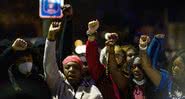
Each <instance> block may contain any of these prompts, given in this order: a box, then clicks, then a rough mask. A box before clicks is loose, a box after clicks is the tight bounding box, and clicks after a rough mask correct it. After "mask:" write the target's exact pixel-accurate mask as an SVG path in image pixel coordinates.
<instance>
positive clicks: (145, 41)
mask: <svg viewBox="0 0 185 99" xmlns="http://www.w3.org/2000/svg"><path fill="white" fill-rule="evenodd" d="M149 42H150V37H149V36H147V35H141V37H140V40H139V46H140V48H145V47H147V45H148V43H149Z"/></svg>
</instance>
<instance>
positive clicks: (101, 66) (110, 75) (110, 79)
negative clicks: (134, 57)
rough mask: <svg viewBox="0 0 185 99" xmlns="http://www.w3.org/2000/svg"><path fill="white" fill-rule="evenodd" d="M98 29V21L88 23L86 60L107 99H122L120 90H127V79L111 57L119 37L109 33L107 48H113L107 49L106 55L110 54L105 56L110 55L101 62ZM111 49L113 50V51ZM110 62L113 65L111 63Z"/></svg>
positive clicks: (90, 71) (91, 73)
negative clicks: (97, 36) (97, 39)
mask: <svg viewBox="0 0 185 99" xmlns="http://www.w3.org/2000/svg"><path fill="white" fill-rule="evenodd" d="M98 28H99V21H98V20H93V21H90V22H89V23H88V30H87V36H88V40H87V42H86V59H87V64H88V69H89V73H90V75H91V76H92V78H93V79H94V80H95V81H96V85H97V87H98V88H99V89H100V91H101V92H102V94H103V97H104V98H105V99H121V98H122V97H121V96H120V90H121V91H123V90H124V89H125V85H126V81H127V78H126V77H122V76H123V75H122V74H121V72H120V71H119V70H118V68H117V61H116V60H115V61H114V59H115V57H111V56H109V55H112V54H113V55H114V47H112V46H114V44H115V42H116V41H117V40H118V35H117V33H109V34H108V35H107V39H108V40H107V42H106V46H107V47H110V46H111V48H105V53H106V52H108V53H109V54H105V55H104V56H105V57H106V56H107V55H108V58H107V59H103V60H104V61H101V59H100V60H99V52H98V45H97V42H96V33H97V29H98ZM110 49H113V51H112V50H110ZM110 51H111V52H110ZM122 54H123V53H122ZM122 54H120V55H122ZM113 58H114V59H113ZM117 60H119V59H117ZM100 61H101V62H100ZM109 61H110V62H113V63H109ZM112 65H114V66H112ZM115 65H116V66H115ZM121 83H122V84H121ZM124 91H126V90H124ZM124 94H125V93H124V92H123V93H121V95H122V96H125V95H124Z"/></svg>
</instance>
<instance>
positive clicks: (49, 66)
mask: <svg viewBox="0 0 185 99" xmlns="http://www.w3.org/2000/svg"><path fill="white" fill-rule="evenodd" d="M55 46H56V41H53V42H51V41H49V40H46V43H45V50H44V60H43V68H44V74H45V78H46V81H47V83H48V86H49V87H50V88H54V87H55V84H56V83H57V82H58V81H59V79H60V77H62V76H60V73H59V69H58V65H57V61H56V51H55Z"/></svg>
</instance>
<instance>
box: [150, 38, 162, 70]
mask: <svg viewBox="0 0 185 99" xmlns="http://www.w3.org/2000/svg"><path fill="white" fill-rule="evenodd" d="M163 45H164V39H163V38H156V37H154V38H153V39H152V41H151V43H150V45H149V46H148V48H147V54H148V56H149V57H150V59H151V62H152V66H153V68H158V66H157V62H158V59H159V57H160V54H161V53H162V51H163V48H162V46H163Z"/></svg>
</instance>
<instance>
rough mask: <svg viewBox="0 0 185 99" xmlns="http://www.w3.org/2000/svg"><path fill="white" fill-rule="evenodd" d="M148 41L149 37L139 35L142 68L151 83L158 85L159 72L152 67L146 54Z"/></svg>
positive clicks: (159, 79)
mask: <svg viewBox="0 0 185 99" xmlns="http://www.w3.org/2000/svg"><path fill="white" fill-rule="evenodd" d="M149 41H150V40H149V37H148V36H146V35H142V36H141V37H140V44H139V48H140V58H141V63H142V68H143V70H144V71H145V73H146V74H147V76H148V77H149V79H150V80H151V81H152V82H153V84H154V85H155V86H156V87H158V86H159V85H160V81H161V74H160V72H159V71H158V70H156V69H155V68H152V63H151V60H150V58H149V56H148V55H147V52H146V49H147V47H148V46H147V44H148V43H149Z"/></svg>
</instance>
